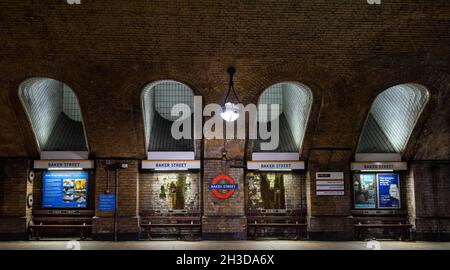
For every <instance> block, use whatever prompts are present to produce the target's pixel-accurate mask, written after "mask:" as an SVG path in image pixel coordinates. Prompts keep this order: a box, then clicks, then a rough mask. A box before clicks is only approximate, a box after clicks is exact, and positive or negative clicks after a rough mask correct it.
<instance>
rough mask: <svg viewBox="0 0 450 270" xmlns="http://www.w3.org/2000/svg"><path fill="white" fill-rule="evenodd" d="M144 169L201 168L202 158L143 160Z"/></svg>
mask: <svg viewBox="0 0 450 270" xmlns="http://www.w3.org/2000/svg"><path fill="white" fill-rule="evenodd" d="M142 169H148V170H160V171H170V170H189V169H191V170H192V169H200V160H143V161H142Z"/></svg>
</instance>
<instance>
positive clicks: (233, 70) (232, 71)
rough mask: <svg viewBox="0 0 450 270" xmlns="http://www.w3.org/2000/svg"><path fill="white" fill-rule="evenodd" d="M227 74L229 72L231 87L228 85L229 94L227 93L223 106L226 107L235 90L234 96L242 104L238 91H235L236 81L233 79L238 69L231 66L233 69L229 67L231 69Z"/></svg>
mask: <svg viewBox="0 0 450 270" xmlns="http://www.w3.org/2000/svg"><path fill="white" fill-rule="evenodd" d="M227 72H228V74H230V82H229V85H228V93H227V95H226V97H225V100H224V102H223V105H225V104H226V103H227V100H228V97H229V96H230V93H231V90H233V93H234V96H235V97H236V100H237V103H241V102H240V101H239V97H238V95H237V94H236V90H235V89H234V81H233V77H234V73H235V72H236V68H235V67H233V66H231V67H229V68H228V69H227Z"/></svg>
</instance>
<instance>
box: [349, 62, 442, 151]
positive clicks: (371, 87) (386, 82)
mask: <svg viewBox="0 0 450 270" xmlns="http://www.w3.org/2000/svg"><path fill="white" fill-rule="evenodd" d="M405 59H409V58H404V57H401V58H400V57H399V58H394V59H392V61H390V63H389V64H386V63H383V62H380V60H373V61H369V62H366V63H365V64H364V65H361V70H363V71H362V72H361V74H359V78H353V79H352V80H351V81H350V83H351V85H352V86H353V87H354V88H355V89H358V88H362V89H365V91H363V92H364V93H365V95H364V97H363V99H361V102H360V104H361V107H362V110H361V111H360V112H359V113H358V114H359V115H360V117H359V121H358V123H355V126H357V127H358V128H357V129H356V130H355V133H354V135H353V143H352V149H353V155H354V154H355V153H356V148H357V144H358V140H359V136H360V134H361V131H362V129H363V126H364V123H365V120H366V118H367V115H368V113H369V111H370V108H371V104H372V103H373V101H374V100H375V98H376V97H377V96H378V95H379V94H381V93H382V92H383V91H385V90H386V89H388V88H389V87H392V86H394V85H399V84H403V83H415V84H420V85H423V86H425V87H426V88H427V90H428V91H429V95H430V97H429V101H428V104H427V105H426V106H425V108H424V110H423V111H422V113H421V115H420V117H419V119H418V121H417V123H416V125H415V128H414V129H413V131H412V133H411V136H410V139H409V141H408V143H407V145H406V148H405V150H404V151H403V158H404V159H405V160H409V159H414V158H415V156H416V153H417V152H418V151H419V149H422V150H423V148H426V147H425V145H426V143H423V141H424V137H422V136H423V132H424V130H425V129H427V126H428V125H430V122H435V121H436V120H437V119H439V118H440V119H442V118H445V117H447V122H448V121H449V120H450V119H448V113H447V116H446V114H445V113H444V114H439V113H438V115H437V118H436V115H434V116H435V117H434V120H433V114H436V113H437V112H436V110H437V107H436V105H437V104H439V103H442V102H444V101H445V100H446V99H447V100H448V99H449V98H450V97H449V96H448V94H446V93H448V92H449V91H450V89H449V88H450V75H449V73H448V72H446V71H443V68H442V67H441V66H439V65H432V64H427V65H423V66H417V63H414V62H411V61H410V60H405ZM395 63H396V64H395ZM369 67H373V68H372V69H371V68H369ZM379 67H380V69H378V68H379ZM381 67H382V68H381ZM439 108H440V109H444V108H445V107H444V106H442V105H441V106H440V107H439ZM444 127H445V125H444ZM427 136H430V134H428V135H427ZM430 137H436V136H434V135H432V136H430ZM447 151H448V150H447ZM449 155H450V154H449V152H447V157H446V158H447V159H448V158H449V157H450V156H449ZM433 156H435V155H434V154H431V153H428V157H429V158H431V159H433ZM441 156H442V155H441Z"/></svg>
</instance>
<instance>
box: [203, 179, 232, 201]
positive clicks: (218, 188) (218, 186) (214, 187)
mask: <svg viewBox="0 0 450 270" xmlns="http://www.w3.org/2000/svg"><path fill="white" fill-rule="evenodd" d="M209 189H210V190H211V191H212V193H213V194H214V196H216V197H217V198H219V199H228V198H230V197H231V196H232V195H233V193H234V191H235V190H236V189H238V185H237V184H236V182H234V180H233V178H231V177H230V176H228V175H219V176H217V177H216V178H214V179H213V180H212V182H211V184H210V185H209Z"/></svg>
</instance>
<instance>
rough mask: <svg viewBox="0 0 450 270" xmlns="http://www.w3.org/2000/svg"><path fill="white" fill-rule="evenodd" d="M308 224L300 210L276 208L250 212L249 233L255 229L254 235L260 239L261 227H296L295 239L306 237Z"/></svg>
mask: <svg viewBox="0 0 450 270" xmlns="http://www.w3.org/2000/svg"><path fill="white" fill-rule="evenodd" d="M307 226H308V224H307V223H306V222H305V221H304V220H303V218H302V215H299V212H298V211H290V210H283V209H282V210H279V209H277V210H275V211H265V210H263V211H258V212H256V213H255V212H250V213H249V215H248V216H247V230H248V231H247V234H248V235H250V232H251V230H252V229H253V237H254V239H256V240H258V230H259V229H260V228H294V229H295V232H296V234H295V238H294V239H295V240H299V239H302V238H304V235H305V233H304V232H305V231H306V227H307Z"/></svg>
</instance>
